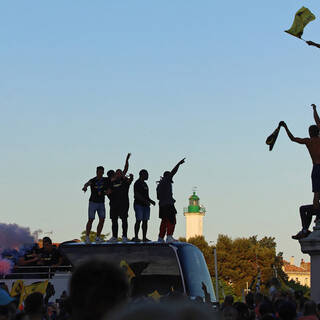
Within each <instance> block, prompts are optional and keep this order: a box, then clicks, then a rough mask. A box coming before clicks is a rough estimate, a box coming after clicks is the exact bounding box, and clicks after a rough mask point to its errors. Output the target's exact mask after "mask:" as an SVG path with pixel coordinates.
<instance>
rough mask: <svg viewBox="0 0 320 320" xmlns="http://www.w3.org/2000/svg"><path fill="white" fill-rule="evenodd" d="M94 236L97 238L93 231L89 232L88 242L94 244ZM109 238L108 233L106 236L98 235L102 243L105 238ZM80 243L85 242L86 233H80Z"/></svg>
mask: <svg viewBox="0 0 320 320" xmlns="http://www.w3.org/2000/svg"><path fill="white" fill-rule="evenodd" d="M96 236H97V233H96V232H95V231H90V235H89V238H90V241H91V242H94V241H95V240H96ZM108 236H109V233H106V234H101V235H100V238H101V239H102V240H104V241H106V240H107V237H108ZM80 239H81V241H85V240H86V231H82V232H81V237H80Z"/></svg>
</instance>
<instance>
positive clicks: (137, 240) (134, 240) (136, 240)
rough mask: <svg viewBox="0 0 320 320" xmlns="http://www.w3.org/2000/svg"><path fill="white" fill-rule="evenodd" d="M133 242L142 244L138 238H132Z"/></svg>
mask: <svg viewBox="0 0 320 320" xmlns="http://www.w3.org/2000/svg"><path fill="white" fill-rule="evenodd" d="M131 241H133V242H141V240H140V239H139V238H137V237H134V238H132V240H131Z"/></svg>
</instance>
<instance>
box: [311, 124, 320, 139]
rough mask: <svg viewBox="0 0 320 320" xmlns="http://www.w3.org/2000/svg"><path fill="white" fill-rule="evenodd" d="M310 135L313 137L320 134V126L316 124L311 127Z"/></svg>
mask: <svg viewBox="0 0 320 320" xmlns="http://www.w3.org/2000/svg"><path fill="white" fill-rule="evenodd" d="M309 135H310V137H311V138H313V137H318V136H319V128H318V127H317V126H316V125H315V124H314V125H312V126H310V127H309Z"/></svg>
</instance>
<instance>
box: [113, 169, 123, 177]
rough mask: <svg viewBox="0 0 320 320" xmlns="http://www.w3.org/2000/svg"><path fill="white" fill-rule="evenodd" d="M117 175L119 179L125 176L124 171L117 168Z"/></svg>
mask: <svg viewBox="0 0 320 320" xmlns="http://www.w3.org/2000/svg"><path fill="white" fill-rule="evenodd" d="M115 175H116V177H117V179H120V178H123V176H124V174H123V171H122V170H121V169H117V170H116V173H115Z"/></svg>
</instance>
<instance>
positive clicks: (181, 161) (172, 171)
mask: <svg viewBox="0 0 320 320" xmlns="http://www.w3.org/2000/svg"><path fill="white" fill-rule="evenodd" d="M185 159H186V158H183V159H182V160H180V161H179V162H178V163H177V164H176V166H175V167H174V168H173V169H172V170H171V176H172V177H173V176H174V175H175V174H176V173H177V171H178V169H179V167H180V166H181V165H182V164H183V163H184V161H185Z"/></svg>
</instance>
